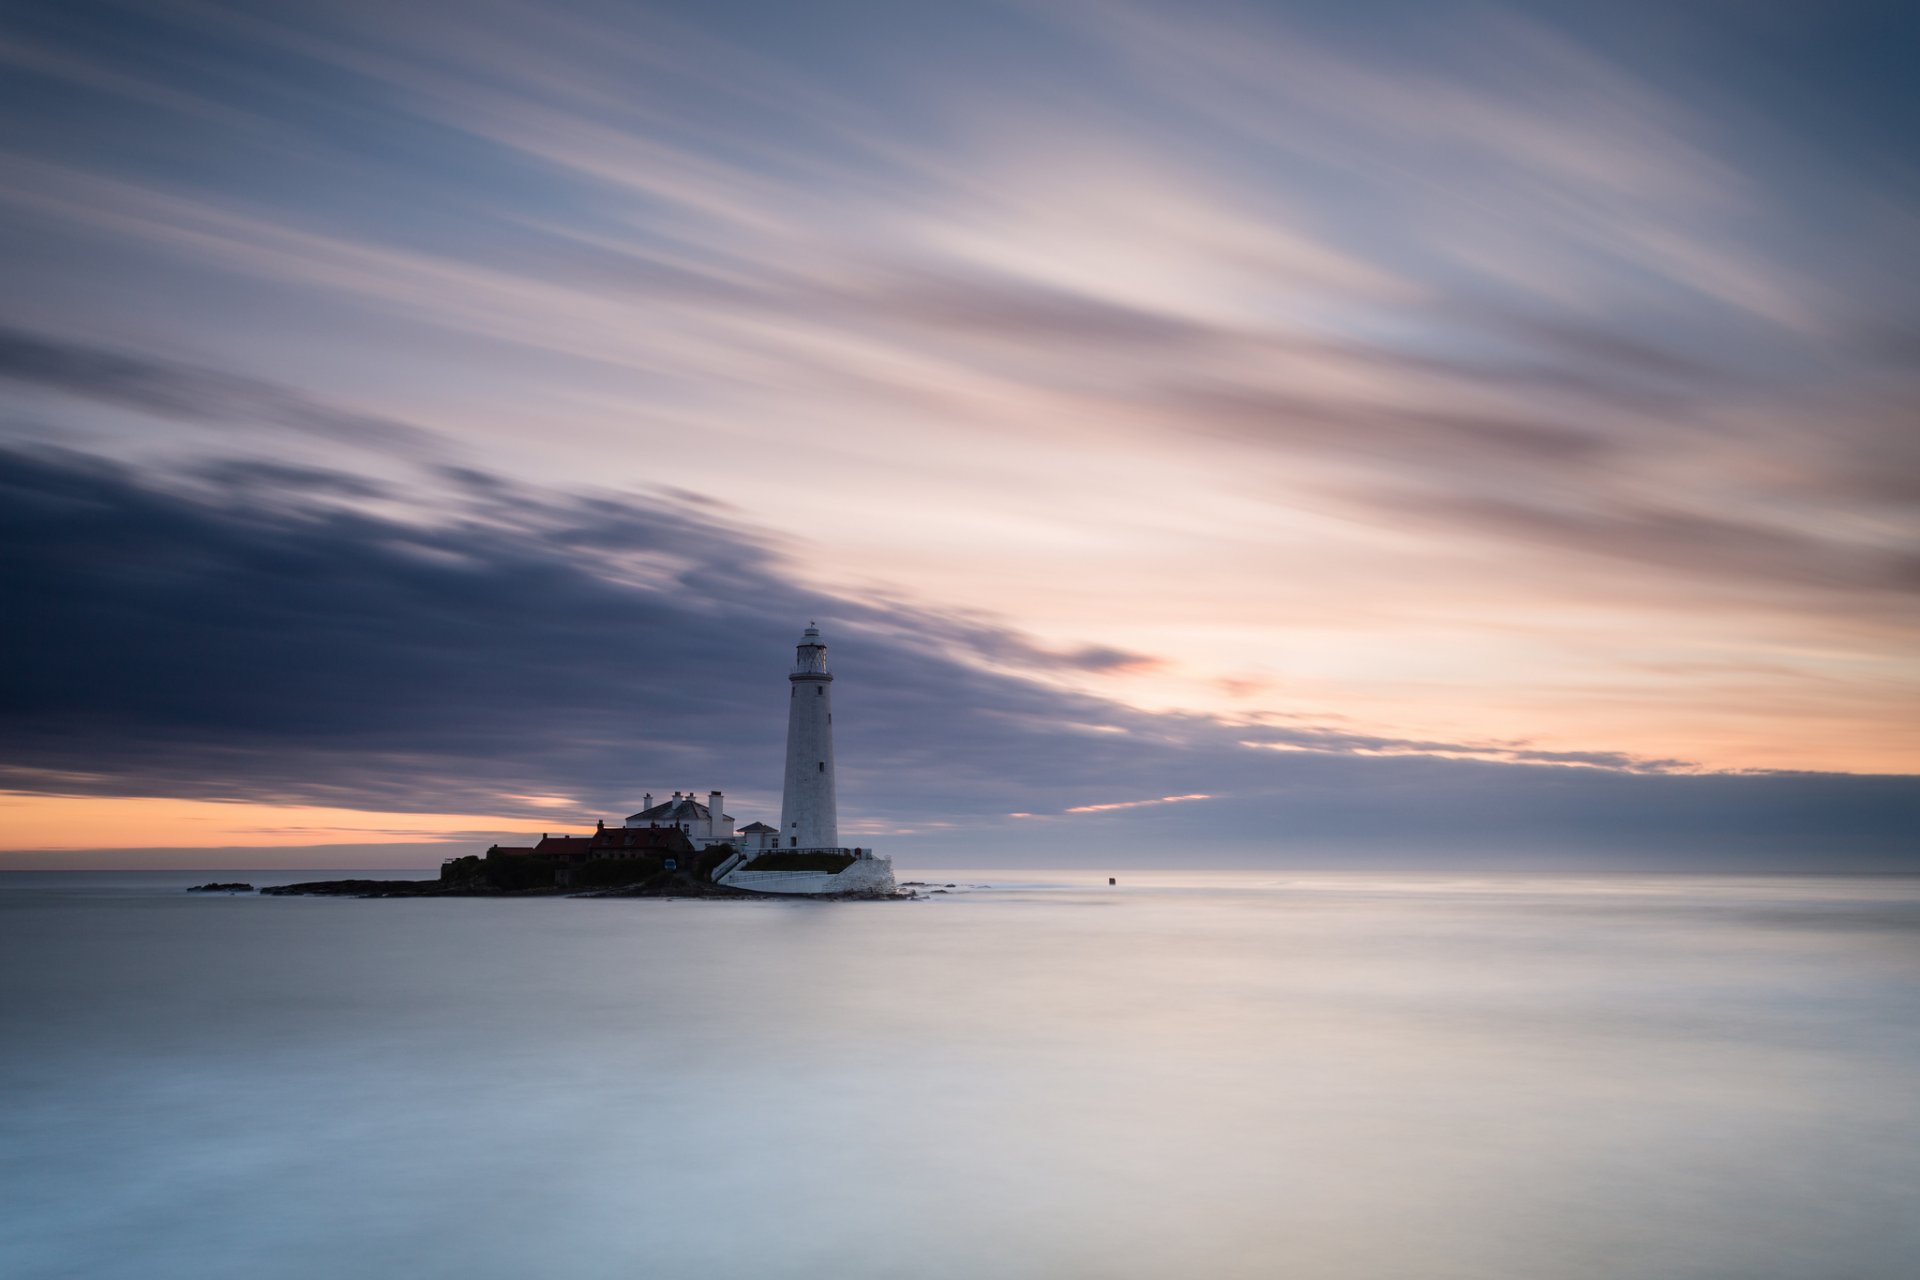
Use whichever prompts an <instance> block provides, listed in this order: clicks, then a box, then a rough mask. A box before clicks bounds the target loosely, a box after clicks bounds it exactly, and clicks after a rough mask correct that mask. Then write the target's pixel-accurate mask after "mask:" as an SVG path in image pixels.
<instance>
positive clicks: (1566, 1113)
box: [0, 872, 1920, 1280]
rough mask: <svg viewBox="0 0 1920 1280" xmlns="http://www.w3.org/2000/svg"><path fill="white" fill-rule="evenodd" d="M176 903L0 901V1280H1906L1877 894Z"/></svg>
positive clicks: (1570, 891)
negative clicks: (1201, 1279) (969, 1279)
mask: <svg viewBox="0 0 1920 1280" xmlns="http://www.w3.org/2000/svg"><path fill="white" fill-rule="evenodd" d="M333 874H339V873H333ZM907 874H912V873H911V872H909V873H907ZM207 878H209V877H208V876H207V875H206V874H205V873H197V874H195V875H191V876H184V875H175V874H170V873H149V874H118V873H92V874H78V875H64V874H36V873H21V872H16V873H8V874H4V875H0V1274H5V1275H7V1276H10V1277H53V1276H61V1277H88V1278H90V1280H91V1278H103V1280H104V1278H115V1277H127V1278H129V1280H132V1278H138V1280H153V1278H155V1277H192V1278H194V1280H211V1278H218V1277H247V1278H248V1280H257V1278H259V1277H301V1278H304V1277H314V1278H316V1280H318V1278H321V1277H325V1278H326V1280H335V1278H337V1277H343V1276H367V1277H389V1276H391V1277H533V1276H541V1277H561V1278H571V1277H649V1278H652V1277H695V1276H699V1277H728V1276H741V1277H783V1276H833V1277H868V1276H930V1277H949V1276H991V1277H1029V1276H1031V1277H1042V1276H1044V1277H1060V1276H1085V1277H1174V1276H1181V1277H1184V1276H1248V1277H1253V1276H1259V1277H1271V1276H1286V1277H1295V1278H1298V1280H1320V1278H1322V1277H1324V1278H1327V1280H1368V1278H1371V1277H1382V1278H1385V1277H1393V1278H1396V1280H1398V1278H1406V1280H1447V1278H1450V1277H1515V1278H1524V1280H1558V1278H1561V1277H1567V1278H1573V1277H1581V1278H1585V1277H1594V1278H1596V1280H1597V1278H1599V1277H1608V1278H1609V1280H1611V1278H1614V1277H1658V1278H1660V1280H1685V1278H1689V1277H1727V1278H1728V1280H1734V1278H1738V1280H1769V1278H1772V1277H1778V1278H1780V1280H1812V1278H1815V1277H1849V1278H1875V1280H1877V1278H1879V1277H1887V1278H1888V1280H1894V1278H1896V1277H1897V1278H1899V1280H1908V1278H1910V1277H1912V1276H1914V1275H1916V1274H1920V884H1916V882H1914V881H1911V880H1901V879H1888V880H1842V879H1814V878H1808V879H1752V880H1737V879H1725V878H1719V879H1682V878H1653V877H1646V878H1632V877H1619V878H1592V879H1575V878H1544V877H1541V878H1526V877H1493V878H1480V879H1475V878H1459V877H1455V878H1448V877H1431V878H1428V877H1392V876H1337V875H1280V874H1258V875H1245V874H1221V875H1212V876H1208V875H1194V876H1190V877H1186V878H1184V879H1180V878H1175V877H1158V878H1155V877H1143V876H1139V875H1126V876H1123V877H1122V880H1123V883H1122V884H1121V885H1120V886H1119V887H1118V888H1115V889H1109V888H1107V887H1106V885H1105V883H1104V876H1101V877H1094V876H1089V875H1071V874H1068V873H1060V874H1059V876H1058V878H1057V879H1054V880H1052V881H1048V882H1041V881H1040V880H1039V879H1038V878H1037V876H1036V874H1035V873H1032V872H1026V873H1019V874H1018V875H1016V876H1012V877H1009V876H1004V875H992V874H983V873H980V872H968V873H964V875H962V874H954V875H946V876H941V877H940V880H941V882H942V883H944V882H945V881H947V880H951V881H953V882H954V883H955V884H956V885H958V886H961V888H960V889H956V891H955V892H954V893H952V894H948V895H942V896H938V897H935V898H933V899H931V900H929V901H923V902H897V903H857V904H820V903H781V902H754V903H735V902H704V903H702V902H650V901H576V900H552V899H542V900H527V901H510V902H500V901H486V900H478V899H474V900H448V901H366V902H363V901H334V900H308V899H273V898H257V897H236V898H226V897H215V898H207V897H197V896H189V895H186V894H184V893H182V892H181V891H180V890H181V888H182V886H183V885H185V884H187V883H191V882H194V881H197V880H204V879H207ZM213 878H218V879H222V880H225V879H235V878H238V879H251V880H253V881H254V882H255V883H273V882H276V881H285V880H288V879H297V878H302V877H300V876H298V875H290V874H288V873H261V872H255V873H232V872H220V873H217V876H215V877H213ZM308 878H310V877H308ZM967 885H990V886H992V887H991V888H975V889H972V890H966V889H965V886H967Z"/></svg>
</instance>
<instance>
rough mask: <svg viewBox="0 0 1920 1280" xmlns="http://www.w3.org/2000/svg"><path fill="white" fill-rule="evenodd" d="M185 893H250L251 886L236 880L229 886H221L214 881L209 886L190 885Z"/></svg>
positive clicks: (251, 890)
mask: <svg viewBox="0 0 1920 1280" xmlns="http://www.w3.org/2000/svg"><path fill="white" fill-rule="evenodd" d="M187 892H188V893H252V892H253V886H252V885H250V884H243V883H241V882H240V881H238V880H235V881H233V882H232V883H231V884H221V883H219V882H218V881H215V882H213V883H210V884H190V885H188V886H187Z"/></svg>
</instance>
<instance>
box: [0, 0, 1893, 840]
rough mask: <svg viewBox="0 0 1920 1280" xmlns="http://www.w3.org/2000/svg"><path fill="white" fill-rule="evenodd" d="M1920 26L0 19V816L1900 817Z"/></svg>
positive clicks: (1224, 835) (92, 15)
mask: <svg viewBox="0 0 1920 1280" xmlns="http://www.w3.org/2000/svg"><path fill="white" fill-rule="evenodd" d="M1916 46H1920V18H1916V17H1915V16H1914V15H1913V14H1912V12H1911V11H1910V10H1908V9H1906V8H1905V7H1903V6H1896V5H1891V4H1888V5H1880V4H1845V3H1841V4H1830V5H1806V4H1768V3H1758V2H1753V0H1740V2H1737V3H1736V2H1735V0H1695V2H1694V3H1690V4H1686V5H1672V4H1657V3H1631V2H1630V3H1622V4H1616V5H1607V6H1596V5H1590V4H1575V3H1553V2H1542V3H1534V4H1528V5H1524V6H1507V7H1503V6H1499V5H1494V4H1484V3H1474V4H1454V3H1446V2H1444V0H1442V2H1437V3H1436V2H1423V3H1418V4H1414V3H1404V4H1402V3H1390V2H1383V3H1376V4H1367V5H1353V4H1350V3H1349V4H1332V3H1284V4H1283V3H1270V4H1251V3H1247V4H1241V3H1215V2H1213V0H1202V2H1200V3H1181V4H1166V5H1161V4H1153V3H1134V2H1133V0H1100V2H1098V3H1094V2H1091V0H1089V2H1086V3H1082V2H1080V0H1022V2H1018V3H969V4H964V5H946V4H931V3H918V2H915V0H893V2H891V3H832V2H824V3H808V4H798V5H796V4H791V3H781V4H774V3H727V2H719V0H706V2H703V3H699V4H685V5H674V4H631V3H623V4H612V3H607V4H599V3H541V4H538V5H534V4H520V3H511V2H507V3H488V4H484V5H475V4H470V3H462V4H451V3H446V4H441V3H433V2H432V0H428V2H425V3H418V4H408V5H404V6H395V5H391V4H384V3H380V4H376V3H359V2H357V0H336V2H333V3H328V4H325V5H318V4H310V5H290V4H266V3H247V4H237V5H235V4H225V3H218V2H212V0H207V2H202V0H177V2H176V0H148V2H146V3H141V4H137V5H134V4H127V5H119V4H100V3H90V2H86V0H80V2H75V0H63V2H62V3H58V4H52V3H25V4H16V5H12V6H9V7H8V9H7V10H6V12H5V14H4V16H0V272H3V273H4V279H5V280H6V288H5V290H4V291H0V527H3V528H4V535H3V537H0V600H4V601H5V602H6V609H5V612H6V614H7V616H8V618H9V622H8V625H7V626H6V627H5V628H0V866H13V867H28V866H32V867H45V866H110V865H111V866H131V865H153V866H246V865H267V864H274V865H286V866H321V865H328V866H376V865H394V866H430V865H432V864H434V863H435V862H437V861H438V859H439V858H441V857H443V856H450V855H452V854H454V853H459V852H468V851H471V850H472V849H473V848H475V847H484V845H485V844H487V843H489V842H491V841H492V840H495V839H501V838H504V837H506V836H508V835H511V834H515V833H538V832H540V831H559V830H578V829H581V828H582V827H583V826H590V825H591V823H592V821H593V820H594V819H596V818H601V817H604V818H608V819H614V818H618V817H621V816H624V814H625V813H627V812H631V811H632V810H633V809H636V808H638V807H639V798H640V796H641V795H642V794H643V793H644V792H649V791H650V792H653V793H655V794H667V793H670V792H672V791H674V790H697V791H700V792H705V791H707V790H708V789H711V788H716V787H717V788H721V789H723V790H725V791H726V793H727V795H728V797H729V806H728V807H729V808H730V809H732V810H733V812H734V813H735V814H736V816H738V817H739V818H740V819H741V820H742V821H743V822H744V821H747V820H750V819H754V818H759V819H777V812H778V804H779V796H778V778H779V773H780V770H779V764H780V760H779V753H780V750H781V742H782V734H783V728H784V727H783V723H782V717H783V715H784V705H785V691H784V689H783V688H782V685H783V684H784V679H783V676H784V673H785V671H786V669H787V667H788V665H789V663H790V662H791V654H792V650H791V646H792V645H793V643H794V642H795V641H796V640H797V638H798V633H799V630H800V628H801V627H802V626H804V625H805V624H806V623H807V622H808V621H810V620H816V619H817V620H818V621H819V623H820V625H821V627H822V629H823V630H824V631H825V633H826V637H827V639H828V642H829V644H830V646H831V648H830V658H829V660H830V662H831V663H832V665H833V667H834V669H835V670H836V671H837V672H838V673H839V680H838V683H837V684H836V689H835V696H836V700H837V702H838V706H837V707H836V710H837V712H838V713H839V715H838V721H837V723H836V726H835V727H836V731H837V732H838V733H839V735H840V736H839V738H838V740H837V744H836V746H837V756H838V760H839V766H840V770H841V776H840V797H841V806H842V813H841V819H842V831H843V833H846V834H848V835H850V836H859V837H861V838H863V839H867V840H870V841H871V842H873V843H874V844H875V845H876V846H878V847H880V848H881V850H882V852H891V853H893V854H895V856H896V858H897V859H898V860H900V863H901V865H902V866H903V867H905V866H908V865H910V864H911V863H912V862H913V861H914V860H915V859H922V860H925V861H928V862H931V863H934V864H936V865H954V864H955V863H959V862H967V861H972V862H975V863H979V864H981V865H1009V864H1020V863H1033V864H1036V865H1039V864H1047V863H1074V864H1085V865H1093V864H1103V865H1104V864H1105V863H1108V862H1112V863H1116V864H1122V863H1124V864H1129V865H1134V864H1140V863H1143V862H1146V863H1165V862H1170V861H1174V860H1183V861H1186V862H1189V863H1192V864H1194V865H1311V866H1336V865H1350V864H1362V863H1364V864H1369V865H1371V864H1375V863H1392V864H1407V865H1449V866H1469V865H1471V866H1479V865H1487V866H1556V865H1569V866H1573V865H1578V866H1620V867H1623V868H1634V869H1648V868H1674V869H1696V868H1700V867H1709V868H1714V869H1761V870H1764V869H1794V870H1916V869H1920V838H1917V837H1916V835H1915V832H1917V831H1920V657H1917V656H1916V655H1920V643H1916V641H1917V640H1920V605H1917V603H1916V590H1917V589H1920V537H1917V536H1916V535H1917V534H1920V505H1917V502H1916V500H1920V413H1916V409H1917V408H1920V360H1917V359H1916V358H1917V357H1920V156H1917V155H1916V150H1915V148H1914V146H1913V143H1912V138H1913V137H1914V136H1916V130H1917V129H1920V91H1916V89H1915V87H1914V84H1913V79H1912V76H1911V74H1910V68H1909V66H1908V64H1907V60H1906V58H1905V55H1904V50H1908V49H1911V48H1914V47H1916Z"/></svg>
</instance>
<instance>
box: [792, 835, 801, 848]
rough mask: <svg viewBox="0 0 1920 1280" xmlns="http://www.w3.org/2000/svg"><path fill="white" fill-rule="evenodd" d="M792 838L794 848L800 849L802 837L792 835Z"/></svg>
mask: <svg viewBox="0 0 1920 1280" xmlns="http://www.w3.org/2000/svg"><path fill="white" fill-rule="evenodd" d="M792 840H793V848H795V849H798V848H799V847H800V837H799V836H794V837H792Z"/></svg>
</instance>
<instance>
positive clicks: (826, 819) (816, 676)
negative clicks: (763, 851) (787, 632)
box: [780, 622, 840, 849]
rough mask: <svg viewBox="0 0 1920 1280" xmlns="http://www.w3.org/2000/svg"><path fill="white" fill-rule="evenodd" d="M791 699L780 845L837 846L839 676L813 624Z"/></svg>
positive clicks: (803, 642) (797, 654)
mask: <svg viewBox="0 0 1920 1280" xmlns="http://www.w3.org/2000/svg"><path fill="white" fill-rule="evenodd" d="M787 682H788V684H789V685H791V686H792V693H791V694H790V695H789V698H788V702H787V785H786V789H785V790H784V791H783V792H782V793H781V800H780V847H781V848H783V849H837V848H839V847H840V820H839V816H838V810H837V807H836V805H835V803H834V798H833V674H832V673H831V672H829V671H828V670H827V646H826V642H825V641H823V640H822V639H821V638H820V628H819V627H818V626H816V625H814V624H813V623H811V622H810V623H808V624H807V629H806V631H805V632H804V633H802V635H801V636H800V644H799V646H798V647H797V648H796V649H795V651H794V658H793V672H792V674H790V675H789V676H788V677H787Z"/></svg>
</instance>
